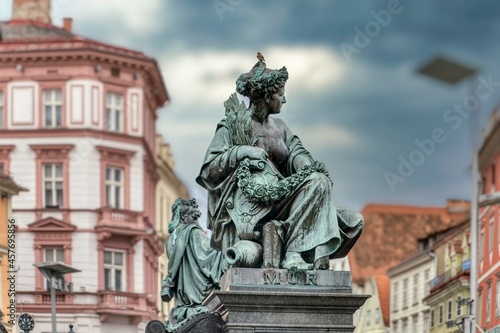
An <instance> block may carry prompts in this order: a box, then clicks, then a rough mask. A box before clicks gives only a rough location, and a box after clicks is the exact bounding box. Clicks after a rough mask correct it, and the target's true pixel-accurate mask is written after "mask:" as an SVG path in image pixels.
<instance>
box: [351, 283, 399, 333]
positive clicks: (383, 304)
mask: <svg viewBox="0 0 500 333" xmlns="http://www.w3.org/2000/svg"><path fill="white" fill-rule="evenodd" d="M390 287H391V286H390V280H389V278H388V277H387V276H385V275H378V276H373V277H371V278H370V279H369V280H368V281H367V282H366V283H365V292H366V294H367V295H371V297H370V298H369V299H367V300H366V302H365V304H364V305H363V307H362V308H361V309H360V310H358V311H357V312H358V318H357V325H356V330H355V332H356V333H386V332H389V326H390V319H389V318H390V314H389V311H390V308H389V300H390Z"/></svg>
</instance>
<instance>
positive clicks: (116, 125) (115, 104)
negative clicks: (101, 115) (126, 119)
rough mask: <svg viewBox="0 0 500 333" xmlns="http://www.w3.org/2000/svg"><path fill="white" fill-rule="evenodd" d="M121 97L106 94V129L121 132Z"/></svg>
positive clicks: (114, 94)
mask: <svg viewBox="0 0 500 333" xmlns="http://www.w3.org/2000/svg"><path fill="white" fill-rule="evenodd" d="M123 127H124V126H123V96H122V95H119V94H116V93H107V94H106V129H107V130H108V131H114V132H123Z"/></svg>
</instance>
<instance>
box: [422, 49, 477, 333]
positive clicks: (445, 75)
mask: <svg viewBox="0 0 500 333" xmlns="http://www.w3.org/2000/svg"><path fill="white" fill-rule="evenodd" d="M417 71H418V73H420V74H423V75H427V76H429V77H432V78H433V79H436V80H439V81H441V82H446V83H448V84H453V85H454V84H457V83H459V82H461V81H463V80H464V79H467V78H469V79H471V78H472V77H474V76H475V75H476V74H477V70H476V69H474V68H472V67H469V66H466V65H463V64H460V63H459V62H456V61H454V60H451V59H449V58H447V57H443V56H437V57H435V58H434V59H432V60H431V61H430V62H428V63H427V64H425V65H424V66H423V67H421V68H420V69H418V70H417ZM478 110H479V106H478ZM478 110H475V111H478ZM472 137H473V143H472V144H473V147H472V154H473V157H472V170H471V176H472V203H471V210H470V237H471V268H470V282H469V283H470V297H471V299H470V302H471V304H472V306H471V308H470V316H467V319H469V320H470V322H471V323H472V324H474V325H475V326H477V325H476V323H475V321H474V314H475V312H476V311H475V306H474V301H475V299H476V289H477V234H478V230H477V229H478V196H479V180H480V178H479V171H478V170H479V161H478V147H477V146H478V143H477V142H476V141H477V140H475V137H474V133H473V134H472ZM450 325H452V323H450ZM470 332H472V327H470Z"/></svg>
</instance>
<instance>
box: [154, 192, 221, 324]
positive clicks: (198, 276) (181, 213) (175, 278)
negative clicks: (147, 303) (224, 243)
mask: <svg viewBox="0 0 500 333" xmlns="http://www.w3.org/2000/svg"><path fill="white" fill-rule="evenodd" d="M172 214H173V218H172V221H170V223H169V225H168V231H169V233H170V237H169V239H168V242H167V246H166V252H167V255H168V259H169V261H168V275H167V276H166V277H165V279H164V280H163V281H162V285H161V298H162V300H163V301H164V302H170V300H172V299H174V300H175V308H174V309H173V310H172V312H171V314H170V320H171V321H167V322H166V323H165V328H166V330H167V332H174V331H176V330H177V329H178V328H180V327H182V325H184V324H185V323H186V322H187V321H188V320H190V319H192V318H194V317H195V316H197V315H200V314H205V313H211V312H210V311H209V310H208V309H207V308H206V307H205V306H203V305H202V303H203V300H204V299H205V298H206V297H207V296H208V295H210V293H211V292H212V291H213V290H214V289H218V288H219V282H220V277H221V275H222V270H221V253H220V252H218V251H215V250H214V249H212V248H211V247H210V241H209V239H208V237H207V236H206V235H205V233H204V232H203V229H202V228H201V227H200V226H199V225H198V217H199V216H200V211H199V209H198V205H197V204H196V200H195V199H191V200H185V199H182V198H180V199H177V200H176V201H175V203H174V204H173V206H172Z"/></svg>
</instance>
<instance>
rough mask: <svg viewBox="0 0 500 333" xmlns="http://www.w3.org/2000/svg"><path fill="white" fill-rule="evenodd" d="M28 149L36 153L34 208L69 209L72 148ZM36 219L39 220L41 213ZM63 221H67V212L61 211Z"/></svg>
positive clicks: (39, 146)
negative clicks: (70, 154)
mask: <svg viewBox="0 0 500 333" xmlns="http://www.w3.org/2000/svg"><path fill="white" fill-rule="evenodd" d="M30 147H31V149H33V150H34V151H35V153H36V208H59V209H61V208H63V209H66V208H69V188H70V187H69V151H70V150H71V149H73V147H74V146H73V145H31V146H30ZM36 219H41V212H39V211H38V212H37V217H36ZM63 220H65V221H68V220H69V212H68V211H63Z"/></svg>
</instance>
